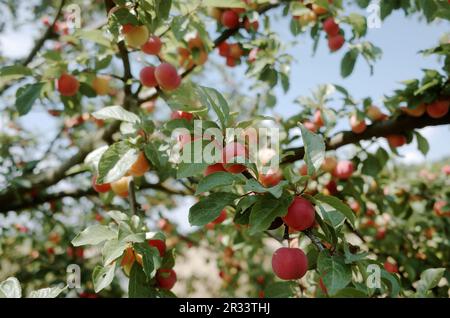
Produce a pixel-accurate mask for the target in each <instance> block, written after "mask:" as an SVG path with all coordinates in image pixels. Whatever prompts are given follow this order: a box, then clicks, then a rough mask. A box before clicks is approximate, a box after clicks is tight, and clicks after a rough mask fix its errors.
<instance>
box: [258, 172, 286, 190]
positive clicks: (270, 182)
mask: <svg viewBox="0 0 450 318" xmlns="http://www.w3.org/2000/svg"><path fill="white" fill-rule="evenodd" d="M282 178H283V174H282V173H281V171H280V169H272V168H271V169H269V170H268V171H267V173H266V174H262V173H261V174H260V175H259V182H261V184H262V185H263V186H265V187H267V188H269V187H274V186H276V185H277V184H278V183H280V181H281V179H282Z"/></svg>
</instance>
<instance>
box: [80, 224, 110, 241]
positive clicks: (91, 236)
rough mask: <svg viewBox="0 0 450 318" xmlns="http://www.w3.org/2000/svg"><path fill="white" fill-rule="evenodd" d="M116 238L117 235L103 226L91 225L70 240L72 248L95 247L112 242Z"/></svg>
mask: <svg viewBox="0 0 450 318" xmlns="http://www.w3.org/2000/svg"><path fill="white" fill-rule="evenodd" d="M116 237H117V233H116V232H114V231H113V230H111V229H110V228H108V227H107V226H105V225H100V224H96V225H91V226H89V227H88V228H86V229H85V230H84V231H82V232H81V233H79V234H78V235H77V236H75V238H74V239H73V240H72V245H73V246H81V245H97V244H99V243H101V242H103V241H107V240H112V239H114V238H116Z"/></svg>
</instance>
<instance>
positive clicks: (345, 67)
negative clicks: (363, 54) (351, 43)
mask: <svg viewBox="0 0 450 318" xmlns="http://www.w3.org/2000/svg"><path fill="white" fill-rule="evenodd" d="M358 55H359V53H358V51H357V50H350V51H348V52H347V53H346V54H345V55H344V58H343V59H342V62H341V76H342V77H343V78H346V77H348V76H350V75H351V74H352V73H353V69H354V68H355V64H356V60H357V59H358Z"/></svg>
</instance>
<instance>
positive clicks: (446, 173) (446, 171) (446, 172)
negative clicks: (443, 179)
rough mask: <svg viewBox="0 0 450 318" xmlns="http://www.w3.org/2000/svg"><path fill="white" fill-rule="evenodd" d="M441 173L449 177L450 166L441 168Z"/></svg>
mask: <svg viewBox="0 0 450 318" xmlns="http://www.w3.org/2000/svg"><path fill="white" fill-rule="evenodd" d="M442 173H444V174H445V175H447V176H448V175H450V165H445V166H443V167H442Z"/></svg>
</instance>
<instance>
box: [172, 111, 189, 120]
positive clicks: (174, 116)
mask: <svg viewBox="0 0 450 318" xmlns="http://www.w3.org/2000/svg"><path fill="white" fill-rule="evenodd" d="M192 118H194V115H192V114H191V113H188V112H184V111H181V110H176V111H173V112H172V114H171V115H170V119H186V120H192Z"/></svg>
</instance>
